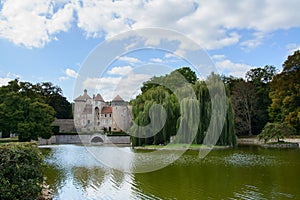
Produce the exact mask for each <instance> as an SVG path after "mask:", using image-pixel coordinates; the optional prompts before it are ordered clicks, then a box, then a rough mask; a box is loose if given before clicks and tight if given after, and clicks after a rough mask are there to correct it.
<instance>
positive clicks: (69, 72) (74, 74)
mask: <svg viewBox="0 0 300 200" xmlns="http://www.w3.org/2000/svg"><path fill="white" fill-rule="evenodd" d="M65 74H66V75H67V76H68V77H72V78H77V76H78V73H77V72H75V71H74V70H73V69H69V68H67V69H66V71H65Z"/></svg>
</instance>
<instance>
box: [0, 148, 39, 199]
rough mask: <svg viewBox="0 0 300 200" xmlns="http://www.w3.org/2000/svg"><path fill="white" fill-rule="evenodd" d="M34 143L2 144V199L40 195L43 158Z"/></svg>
mask: <svg viewBox="0 0 300 200" xmlns="http://www.w3.org/2000/svg"><path fill="white" fill-rule="evenodd" d="M32 145H33V144H30V143H28V144H14V143H10V144H7V145H2V146H0V199H7V200H10V199H11V200H12V199H13V200H15V199H16V200H17V199H36V198H37V197H38V196H39V195H40V193H41V190H42V183H43V171H42V165H43V158H42V155H41V153H40V151H39V150H38V149H37V148H36V147H33V146H32Z"/></svg>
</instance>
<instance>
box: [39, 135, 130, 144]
mask: <svg viewBox="0 0 300 200" xmlns="http://www.w3.org/2000/svg"><path fill="white" fill-rule="evenodd" d="M45 144H116V145H118V144H119V145H120V144H121V145H128V146H129V145H130V136H107V135H103V134H97V133H96V134H89V135H53V136H51V138H49V139H47V140H46V139H42V138H39V139H38V145H45Z"/></svg>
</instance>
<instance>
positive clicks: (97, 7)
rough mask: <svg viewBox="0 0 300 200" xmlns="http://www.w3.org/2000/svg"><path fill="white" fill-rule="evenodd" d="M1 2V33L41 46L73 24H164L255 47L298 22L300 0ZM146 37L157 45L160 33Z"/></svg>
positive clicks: (94, 28) (114, 30) (93, 33)
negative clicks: (249, 35)
mask: <svg viewBox="0 0 300 200" xmlns="http://www.w3.org/2000/svg"><path fill="white" fill-rule="evenodd" d="M0 4H2V8H1V10H0V37H2V38H5V39H8V40H10V41H12V42H13V43H15V44H17V45H24V46H26V47H29V48H31V47H43V46H44V45H45V44H47V43H48V42H50V41H52V40H54V39H56V34H57V33H59V32H61V31H68V30H69V29H70V26H71V25H72V24H73V25H77V27H78V28H79V29H81V30H83V31H84V33H85V35H86V36H87V37H102V36H104V37H106V38H108V37H111V36H113V35H116V34H119V33H121V32H124V31H126V30H130V29H137V28H146V27H147V28H148V27H163V28H168V29H172V30H176V31H179V32H181V33H183V34H185V35H187V36H188V37H190V38H191V39H193V40H195V41H196V42H197V43H199V44H200V45H201V46H202V47H204V48H206V49H217V48H222V47H224V46H229V45H234V44H238V43H239V42H241V40H242V43H241V45H242V47H256V46H258V45H260V44H261V43H262V42H263V39H264V36H265V35H266V34H268V33H270V32H272V31H275V30H279V29H289V28H292V27H299V26H300V20H299V18H300V12H299V9H298V7H299V1H298V0H286V1H282V0H241V1H238V2H236V1H234V2H232V1H222V0H202V1H201V2H198V1H195V0H186V1H171V0H160V1H143V0H136V1H93V0H85V1H79V0H71V1H64V0H59V1H58V2H56V1H54V0H45V1H40V0H22V1H19V0H6V1H1V3H0ZM0 7H1V6H0ZM54 8H55V9H54ZM57 8H58V9H57ZM74 16H76V19H75V18H74ZM75 20H76V21H75ZM73 22H74V23H73ZM243 31H251V32H253V33H254V34H253V38H250V39H249V38H243V37H242V34H243ZM58 39H59V38H58ZM146 43H147V44H149V45H157V43H159V34H158V37H157V38H156V39H155V38H152V40H147V41H146ZM186 48H187V47H185V48H184V47H181V48H180V49H179V50H178V52H179V54H180V55H184V50H185V49H186Z"/></svg>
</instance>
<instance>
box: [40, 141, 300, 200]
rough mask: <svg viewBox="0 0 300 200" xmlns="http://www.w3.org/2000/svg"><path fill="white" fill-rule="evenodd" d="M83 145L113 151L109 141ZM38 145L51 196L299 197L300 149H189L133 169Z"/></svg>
mask: <svg viewBox="0 0 300 200" xmlns="http://www.w3.org/2000/svg"><path fill="white" fill-rule="evenodd" d="M88 148H93V149H97V151H99V152H104V154H101V153H100V155H101V156H107V157H110V158H112V159H113V158H114V157H117V156H118V155H113V153H111V154H110V153H109V152H113V151H110V148H111V147H100V146H99V147H88ZM123 150H124V151H128V152H132V151H133V150H131V149H130V148H129V147H124V149H123ZM42 151H43V153H44V154H45V155H46V158H45V160H46V162H47V164H48V167H47V168H46V176H47V183H48V184H50V186H51V187H52V188H53V189H54V199H300V149H271V150H270V149H263V148H258V147H239V148H236V149H227V150H214V151H211V152H210V153H209V154H208V156H206V157H205V158H204V159H201V158H199V157H198V152H197V151H188V152H186V153H185V154H184V155H182V156H181V157H180V158H179V159H178V160H177V161H176V162H174V163H172V164H171V165H169V166H167V167H165V168H163V169H160V170H158V171H154V172H149V173H137V174H133V173H124V172H120V171H117V170H112V169H110V168H109V167H106V166H105V165H103V164H101V163H100V162H99V161H97V160H96V159H95V158H94V157H93V156H91V154H90V153H89V152H88V151H87V150H86V148H85V147H84V146H76V145H58V146H49V147H47V148H42ZM166 156H167V155H166ZM122 162H124V161H122V160H120V164H122ZM149 162H151V161H149ZM153 162H154V161H153Z"/></svg>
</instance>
